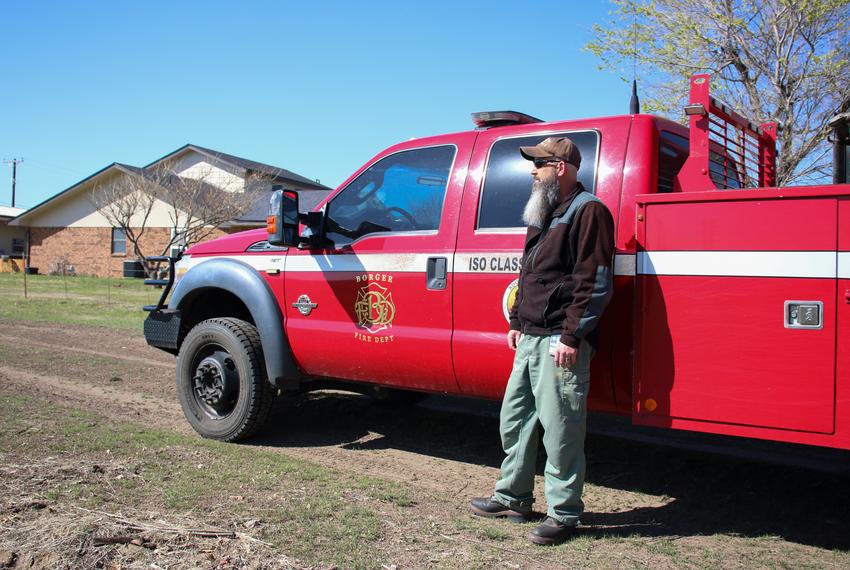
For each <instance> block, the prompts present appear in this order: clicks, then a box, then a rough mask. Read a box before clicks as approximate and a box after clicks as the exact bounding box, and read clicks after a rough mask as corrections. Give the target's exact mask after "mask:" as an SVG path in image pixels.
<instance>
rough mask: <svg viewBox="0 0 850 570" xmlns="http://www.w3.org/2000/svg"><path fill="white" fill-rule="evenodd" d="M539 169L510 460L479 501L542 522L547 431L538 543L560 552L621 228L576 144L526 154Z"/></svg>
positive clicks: (508, 420)
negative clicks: (539, 461) (582, 176)
mask: <svg viewBox="0 0 850 570" xmlns="http://www.w3.org/2000/svg"><path fill="white" fill-rule="evenodd" d="M520 153H521V154H522V156H523V157H524V158H525V159H527V160H530V161H533V164H534V167H533V168H532V170H531V176H532V178H533V184H532V191H531V197H530V198H529V200H528V203H527V204H526V207H525V211H524V212H523V221H525V223H526V224H528V231H527V233H526V237H525V247H524V250H523V257H522V268H521V270H520V274H519V291H518V293H517V297H516V301H515V303H514V306H513V308H512V310H511V318H510V331H509V332H508V337H507V342H508V346H509V347H510V348H511V350H514V351H516V355H515V357H514V363H513V370H512V371H511V375H510V378H509V379H508V384H507V387H506V391H505V396H504V399H503V400H502V410H501V414H500V421H499V430H500V434H501V438H502V447H503V449H504V451H505V454H506V457H505V460H504V461H503V462H502V468H501V474H500V477H499V480H498V481H497V482H496V487H495V492H494V493H493V495H492V496H491V497H489V498H476V499H473V500H472V503H471V505H470V508H471V510H472V512H473V513H474V514H476V515H479V516H484V517H496V518H508V519H511V520H514V521H525V520H528V519H529V518H530V515H531V514H532V510H531V506H532V503H533V501H534V497H533V489H534V473H535V463H536V457H537V440H538V436H537V430H538V422H539V423H540V424H541V425H542V426H543V430H544V434H543V446H544V448H545V450H546V467H545V470H544V480H545V486H544V487H545V488H544V491H545V495H546V503H547V505H548V509H547V513H546V514H547V516H546V518H545V519H544V520H543V522H542V523H541V524H540V525H539V526H537V527H536V528H535V529H534V530H533V531H532V532H531V534H530V535H529V540H531V541H532V542H534V543H535V544H544V545H550V544H559V543H561V542H564V541H565V540H567V539H568V538H569V537H570V536H572V535H573V533H574V531H575V527H576V524H577V523H578V520H579V517H580V516H581V514H582V511H583V509H584V504H583V503H582V500H581V494H582V488H583V486H584V475H585V458H584V436H585V431H586V423H587V392H588V388H589V384H590V361H591V359H592V358H593V355H594V354H595V352H596V335H595V327H596V325H597V323H598V322H599V319H600V317H601V316H602V312H603V310H604V309H605V306H606V305H607V304H608V301H609V300H610V298H611V293H612V273H613V271H612V263H613V259H614V221H613V219H612V217H611V213H610V212H609V211H608V209H607V208H606V207H605V205H604V204H603V203H602V202H601V201H600V200H599V199H598V198H596V197H595V196H594V195H592V194H591V193H589V192H587V191H586V190H585V189H584V187H583V186H582V185H581V183H580V182H578V181H577V180H578V169H579V167H580V165H581V154H580V152H579V149H578V147H577V146H576V145H575V144H574V143H573V142H572V141H571V140H570V139H568V138H565V137H549V138H547V139H545V140H544V141H542V142H541V143H539V144H538V145H536V146H530V147H520Z"/></svg>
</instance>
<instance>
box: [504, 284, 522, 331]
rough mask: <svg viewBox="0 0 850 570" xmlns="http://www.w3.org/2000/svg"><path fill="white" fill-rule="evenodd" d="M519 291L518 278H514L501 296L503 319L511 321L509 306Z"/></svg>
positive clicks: (512, 303)
mask: <svg viewBox="0 0 850 570" xmlns="http://www.w3.org/2000/svg"><path fill="white" fill-rule="evenodd" d="M517 291H519V279H514V280H513V281H511V282H510V283H509V284H508V287H507V289H505V294H504V295H503V296H502V312H504V313H505V320H506V321H508V323H510V322H511V308H513V306H514V301H516V294H517Z"/></svg>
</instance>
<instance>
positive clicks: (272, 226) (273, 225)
mask: <svg viewBox="0 0 850 570" xmlns="http://www.w3.org/2000/svg"><path fill="white" fill-rule="evenodd" d="M266 231H267V232H268V233H270V234H276V233H277V216H267V217H266Z"/></svg>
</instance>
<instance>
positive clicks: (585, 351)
mask: <svg viewBox="0 0 850 570" xmlns="http://www.w3.org/2000/svg"><path fill="white" fill-rule="evenodd" d="M592 358H593V349H592V348H591V347H590V345H588V344H587V343H585V342H582V343H581V346H580V347H579V353H578V359H577V362H576V363H575V364H574V365H573V366H572V367H571V368H559V367H556V366H555V360H554V358H553V357H552V355H550V354H549V337H548V336H535V335H528V334H524V335H522V337H521V338H520V340H519V342H518V343H517V350H516V356H515V357H514V366H513V370H512V371H511V376H510V378H509V379H508V385H507V388H506V391H505V397H504V399H503V400H502V411H501V414H500V418H499V431H500V433H501V436H502V448H503V449H504V450H505V453H506V454H507V456H506V457H505V460H504V461H503V462H502V470H501V475H500V477H499V480H498V481H497V482H496V490H495V493H494V494H493V499H494V500H495V501H497V502H499V503H502V504H503V505H505V506H508V507H510V508H512V509H514V510H518V511H530V510H531V504H532V503H533V502H534V497H533V495H532V491H533V490H534V472H535V463H536V459H537V439H538V437H537V429H538V428H537V424H538V421H539V422H540V425H542V426H543V430H544V433H543V446H544V448H545V449H546V468H545V470H544V481H545V486H544V492H545V494H546V503H547V504H548V510H547V514H548V515H549V516H550V517H552V518H554V519H557V520H559V521H561V522H562V523H565V524H568V525H575V524H577V523H578V519H579V517H580V516H581V513H582V511H583V510H584V503H582V501H581V492H582V488H583V486H584V473H585V459H584V435H585V431H586V426H587V391H588V388H589V386H590V361H591V359H592Z"/></svg>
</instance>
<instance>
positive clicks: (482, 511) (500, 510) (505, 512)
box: [469, 497, 531, 522]
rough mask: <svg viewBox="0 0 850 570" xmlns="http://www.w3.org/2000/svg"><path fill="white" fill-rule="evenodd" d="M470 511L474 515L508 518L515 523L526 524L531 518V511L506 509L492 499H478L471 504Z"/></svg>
mask: <svg viewBox="0 0 850 570" xmlns="http://www.w3.org/2000/svg"><path fill="white" fill-rule="evenodd" d="M469 510H470V511H472V514H473V515H477V516H479V517H489V518H497V519H502V518H506V519H508V520H510V521H513V522H526V521H527V520H528V519H529V517H530V516H531V511H530V510H529V511H517V510H514V509H512V508H510V507H506V506H505V505H503V504H502V503H500V502H498V501H494V500H493V499H492V498H490V497H477V498H475V499H472V501H471V502H470V503H469Z"/></svg>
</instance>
